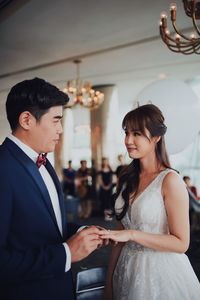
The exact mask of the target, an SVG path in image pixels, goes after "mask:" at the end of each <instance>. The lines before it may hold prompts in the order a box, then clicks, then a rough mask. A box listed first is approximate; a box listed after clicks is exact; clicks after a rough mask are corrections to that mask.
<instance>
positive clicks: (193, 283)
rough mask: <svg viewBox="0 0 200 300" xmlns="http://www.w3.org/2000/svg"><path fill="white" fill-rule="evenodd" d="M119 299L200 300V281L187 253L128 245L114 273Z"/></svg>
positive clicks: (114, 289)
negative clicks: (134, 247) (135, 247)
mask: <svg viewBox="0 0 200 300" xmlns="http://www.w3.org/2000/svg"><path fill="white" fill-rule="evenodd" d="M113 294H114V299H115V300H199V299H200V283H199V281H198V278H197V277H196V275H195V273H194V271H193V269H192V266H191V264H190V262H189V260H188V257H187V256H186V255H185V254H179V253H170V252H167V253H166V252H158V251H154V250H151V249H147V248H142V247H141V249H138V250H137V249H134V250H133V249H131V248H130V247H129V246H128V245H125V246H124V248H123V249H122V252H121V255H120V257H119V259H118V262H117V265H116V268H115V271H114V275H113Z"/></svg>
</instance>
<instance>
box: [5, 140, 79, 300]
mask: <svg viewBox="0 0 200 300" xmlns="http://www.w3.org/2000/svg"><path fill="white" fill-rule="evenodd" d="M46 168H47V170H48V172H49V173H50V175H51V177H52V179H53V181H54V183H55V186H56V189H57V192H58V197H59V203H60V209H61V216H62V226H63V235H61V233H60V231H59V228H58V225H57V222H56V218H55V214H54V211H53V207H52V204H51V200H50V196H49V193H48V190H47V188H46V185H45V184H44V181H43V179H42V177H41V175H40V172H39V170H38V168H37V166H36V164H35V163H34V162H33V161H32V160H31V159H30V158H29V157H28V156H27V155H26V154H25V153H24V152H23V151H22V150H21V149H20V148H19V147H18V146H17V145H16V144H15V143H14V142H12V141H11V140H9V139H6V140H5V141H4V142H3V144H2V145H1V146H0V299H1V300H40V299H41V300H46V299H48V300H55V299H59V300H64V299H65V300H66V299H68V300H71V299H74V296H73V283H72V276H71V271H68V272H66V273H65V263H66V259H67V258H66V253H65V249H64V246H63V245H62V243H63V242H64V241H66V239H67V238H69V237H70V236H71V235H72V234H74V233H75V232H76V231H77V229H78V228H79V225H77V224H72V223H70V224H69V223H68V224H67V223H66V219H65V210H64V201H63V194H62V190H61V186H60V183H59V180H58V178H57V175H56V173H55V171H54V169H53V167H52V165H51V164H50V162H49V161H48V160H47V164H46Z"/></svg>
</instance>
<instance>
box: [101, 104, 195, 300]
mask: <svg viewBox="0 0 200 300" xmlns="http://www.w3.org/2000/svg"><path fill="white" fill-rule="evenodd" d="M122 126H123V128H124V130H125V133H126V137H125V145H126V148H127V151H128V153H129V156H130V158H132V159H133V161H132V163H131V164H130V165H129V166H128V167H127V168H126V170H124V172H123V173H122V174H121V176H120V179H119V182H118V186H117V192H116V202H115V213H116V216H117V219H118V220H119V222H118V223H119V226H118V230H112V231H102V238H105V239H108V238H109V239H111V240H113V241H115V242H117V245H115V246H113V250H112V253H111V258H110V262H109V268H108V276H107V277H108V278H107V284H106V288H105V296H104V299H106V300H111V299H114V300H199V299H200V284H199V281H198V279H197V277H196V275H195V273H194V271H193V269H192V267H191V265H190V262H189V260H188V258H187V256H186V255H185V254H184V252H185V251H186V250H187V249H188V246H189V231H190V230H189V216H188V212H189V199H188V193H187V190H186V187H185V184H184V183H183V181H182V179H181V178H180V176H179V175H178V174H177V172H175V171H174V170H172V169H171V168H170V163H169V160H168V156H167V153H166V149H165V142H164V134H165V132H166V129H167V128H166V126H165V125H164V117H163V115H162V113H161V111H160V110H159V109H158V108H157V107H156V106H154V105H152V104H147V105H143V106H140V107H138V108H136V109H134V110H132V111H130V112H129V113H128V114H127V115H126V116H125V118H124V120H123V123H122Z"/></svg>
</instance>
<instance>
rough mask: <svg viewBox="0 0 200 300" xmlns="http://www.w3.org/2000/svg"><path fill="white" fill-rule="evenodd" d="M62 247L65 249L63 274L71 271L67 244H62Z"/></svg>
mask: <svg viewBox="0 0 200 300" xmlns="http://www.w3.org/2000/svg"><path fill="white" fill-rule="evenodd" d="M63 246H64V248H65V253H66V263H65V272H67V271H69V270H70V269H71V252H70V250H69V246H68V245H67V243H63Z"/></svg>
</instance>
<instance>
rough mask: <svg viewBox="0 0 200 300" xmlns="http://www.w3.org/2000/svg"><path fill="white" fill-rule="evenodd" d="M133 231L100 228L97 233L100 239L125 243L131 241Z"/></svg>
mask: <svg viewBox="0 0 200 300" xmlns="http://www.w3.org/2000/svg"><path fill="white" fill-rule="evenodd" d="M133 232H134V231H133V230H102V231H101V232H100V233H99V235H100V237H101V238H102V239H109V240H112V241H114V242H122V243H125V242H128V241H130V240H132V241H133Z"/></svg>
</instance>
